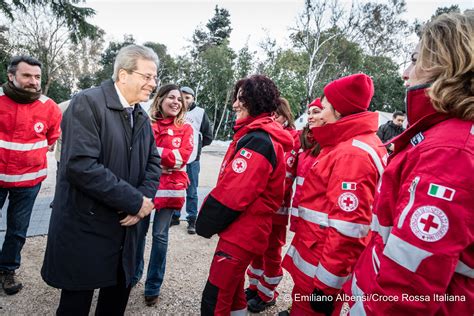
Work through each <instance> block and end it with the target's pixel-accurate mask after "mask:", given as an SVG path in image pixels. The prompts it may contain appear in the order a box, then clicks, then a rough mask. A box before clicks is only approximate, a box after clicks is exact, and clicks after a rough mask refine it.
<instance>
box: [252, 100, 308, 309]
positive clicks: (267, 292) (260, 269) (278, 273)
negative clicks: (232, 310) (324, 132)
mask: <svg viewBox="0 0 474 316" xmlns="http://www.w3.org/2000/svg"><path fill="white" fill-rule="evenodd" d="M273 118H274V120H275V121H276V122H277V123H280V124H281V126H283V128H284V129H285V131H288V132H289V133H290V134H291V137H292V138H293V141H294V143H295V145H294V147H293V149H292V150H290V151H288V152H285V166H286V177H285V196H284V200H283V204H282V205H281V206H280V208H279V209H278V211H277V212H276V213H275V214H274V215H273V223H272V231H271V233H270V237H269V240H268V247H267V249H266V250H265V252H264V253H263V255H262V256H256V257H255V258H254V259H253V260H252V262H251V263H250V265H249V267H248V269H247V275H248V278H249V283H250V285H249V287H248V288H246V289H245V298H246V300H247V307H248V309H249V311H251V312H253V313H259V312H262V311H264V310H265V309H266V308H267V307H269V306H272V305H275V303H276V299H277V297H278V292H277V291H276V288H277V286H278V284H279V283H280V281H281V279H282V278H283V270H282V268H281V259H282V256H281V250H282V247H283V246H284V245H285V243H286V225H287V224H288V211H289V209H290V206H291V197H292V196H293V181H294V179H295V174H296V161H295V160H296V153H297V152H298V149H299V147H300V143H299V139H298V138H299V133H298V131H297V130H296V129H295V123H294V118H293V114H292V113H291V107H290V104H289V102H288V100H286V99H285V98H281V97H280V104H279V106H278V107H277V109H276V111H275V112H273Z"/></svg>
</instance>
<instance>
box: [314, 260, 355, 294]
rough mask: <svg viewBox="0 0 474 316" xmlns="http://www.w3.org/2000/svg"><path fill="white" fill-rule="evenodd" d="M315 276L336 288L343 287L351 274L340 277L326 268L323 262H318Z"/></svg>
mask: <svg viewBox="0 0 474 316" xmlns="http://www.w3.org/2000/svg"><path fill="white" fill-rule="evenodd" d="M315 276H316V277H317V278H318V280H319V281H321V282H323V283H324V284H326V285H327V286H330V287H333V288H335V289H340V288H342V285H343V284H344V282H346V281H347V280H349V278H350V277H351V275H350V274H349V275H347V276H345V277H340V276H337V275H335V274H332V273H331V272H329V271H328V270H326V268H325V267H324V266H323V265H322V264H321V262H320V263H319V264H318V268H317V269H316V275H315Z"/></svg>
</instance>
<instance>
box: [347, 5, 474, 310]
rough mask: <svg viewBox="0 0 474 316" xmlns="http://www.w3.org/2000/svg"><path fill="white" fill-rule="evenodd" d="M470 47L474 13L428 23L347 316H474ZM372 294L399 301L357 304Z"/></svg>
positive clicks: (473, 52) (473, 54)
mask: <svg viewBox="0 0 474 316" xmlns="http://www.w3.org/2000/svg"><path fill="white" fill-rule="evenodd" d="M473 43H474V15H473V14H472V12H471V13H466V14H459V13H449V14H442V15H440V16H439V17H437V18H435V19H434V20H433V21H431V22H429V23H428V24H427V25H426V26H425V27H424V30H423V32H422V37H421V41H420V43H419V44H418V46H417V47H416V49H415V52H414V54H413V63H412V64H411V65H410V66H409V67H408V68H407V69H406V70H405V72H404V77H405V78H407V79H408V82H407V83H408V84H407V86H408V90H407V97H406V110H407V112H406V113H407V120H408V129H407V130H406V131H405V132H404V133H403V134H401V135H400V136H398V138H396V139H395V140H394V141H393V142H394V144H395V152H394V153H393V154H392V155H391V156H390V157H389V164H388V167H387V169H386V170H385V173H384V175H383V179H382V186H381V188H380V190H379V193H378V195H377V197H376V202H375V203H374V207H373V211H374V216H373V219H372V225H371V226H372V230H373V234H372V238H371V241H370V243H369V245H368V247H367V248H366V250H365V251H364V252H363V253H362V255H361V256H360V258H359V261H358V262H357V265H356V266H355V269H354V274H353V276H352V279H351V280H349V281H348V282H347V283H346V284H345V285H344V292H345V293H347V294H349V295H353V297H352V298H354V299H358V300H357V301H355V303H354V301H352V302H349V303H347V304H345V305H346V306H344V310H345V312H346V313H347V312H349V313H350V315H472V314H473V313H474V306H473V305H472V302H474V217H473V205H474V177H473V174H474V84H473V83H474V79H473V78H474V77H473V69H474V45H473ZM371 295H378V296H379V297H392V298H393V300H392V301H391V302H386V301H378V302H372V301H363V300H361V299H360V297H362V296H364V297H368V296H371ZM413 298H418V299H413ZM395 299H396V301H395ZM349 305H350V306H349ZM349 308H350V310H349V311H348V309H349Z"/></svg>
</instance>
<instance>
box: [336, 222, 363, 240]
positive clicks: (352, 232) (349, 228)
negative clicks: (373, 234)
mask: <svg viewBox="0 0 474 316" xmlns="http://www.w3.org/2000/svg"><path fill="white" fill-rule="evenodd" d="M329 226H330V227H334V228H335V229H337V231H338V232H339V233H341V234H343V235H345V236H347V237H353V238H362V237H365V236H367V234H368V233H369V230H370V225H364V224H358V223H351V222H348V221H343V220H340V219H329Z"/></svg>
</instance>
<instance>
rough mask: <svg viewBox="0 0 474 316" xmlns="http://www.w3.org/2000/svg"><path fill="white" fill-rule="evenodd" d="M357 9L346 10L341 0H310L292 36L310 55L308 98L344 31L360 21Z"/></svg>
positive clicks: (307, 85)
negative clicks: (339, 0)
mask: <svg viewBox="0 0 474 316" xmlns="http://www.w3.org/2000/svg"><path fill="white" fill-rule="evenodd" d="M357 19H358V17H357V15H356V10H355V9H354V7H353V6H352V7H351V8H350V9H349V10H346V9H345V8H344V6H341V5H340V4H339V3H338V1H337V0H333V1H324V0H306V1H305V6H304V10H303V12H302V13H301V14H300V15H299V17H298V19H297V22H296V26H295V27H293V28H291V29H290V30H291V31H292V33H291V35H290V38H291V40H292V42H293V43H294V44H295V46H296V48H297V49H299V50H300V51H302V52H304V53H305V54H306V55H307V57H306V58H307V71H306V78H305V85H306V101H307V102H309V101H310V100H311V98H312V95H313V89H314V87H315V83H316V81H317V80H318V76H319V74H320V73H321V71H322V70H323V68H324V66H325V65H326V63H327V62H328V60H329V59H330V57H331V54H332V49H331V48H332V47H333V46H334V44H335V42H336V41H337V39H338V37H339V36H340V35H350V34H351V33H352V32H353V31H354V25H356V24H357Z"/></svg>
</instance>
